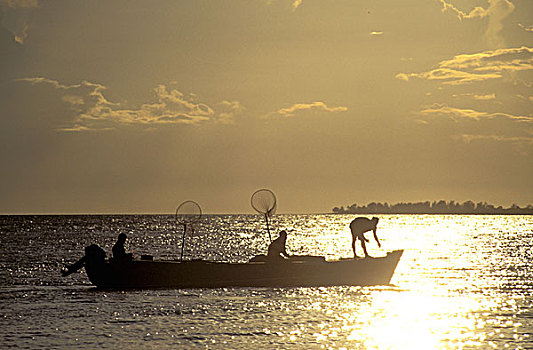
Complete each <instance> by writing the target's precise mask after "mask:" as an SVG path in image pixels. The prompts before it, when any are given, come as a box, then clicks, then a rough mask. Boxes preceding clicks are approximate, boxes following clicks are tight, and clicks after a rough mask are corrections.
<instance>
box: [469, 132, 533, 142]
mask: <svg viewBox="0 0 533 350" xmlns="http://www.w3.org/2000/svg"><path fill="white" fill-rule="evenodd" d="M460 138H461V140H463V141H464V142H465V143H470V142H473V141H477V140H489V141H496V142H513V143H526V144H533V137H527V136H522V137H520V136H511V137H509V136H501V135H475V134H462V135H461V136H460Z"/></svg>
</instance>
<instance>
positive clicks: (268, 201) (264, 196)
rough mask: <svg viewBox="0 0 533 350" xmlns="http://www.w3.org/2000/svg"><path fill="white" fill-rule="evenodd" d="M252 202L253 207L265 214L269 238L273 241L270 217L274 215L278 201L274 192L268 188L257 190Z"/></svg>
mask: <svg viewBox="0 0 533 350" xmlns="http://www.w3.org/2000/svg"><path fill="white" fill-rule="evenodd" d="M251 204H252V208H254V209H255V210H256V211H257V212H258V213H260V214H263V215H264V216H265V221H266V227H267V232H268V238H269V239H270V242H272V235H271V234H270V227H269V224H268V218H269V217H271V216H272V215H274V214H275V212H276V206H277V201H276V196H275V195H274V192H272V191H271V190H267V189H266V188H263V189H261V190H257V191H255V192H254V193H253V194H252V198H251Z"/></svg>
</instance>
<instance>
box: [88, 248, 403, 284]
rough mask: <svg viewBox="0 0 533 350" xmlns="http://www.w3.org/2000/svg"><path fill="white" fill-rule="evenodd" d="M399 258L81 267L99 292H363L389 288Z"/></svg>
mask: <svg viewBox="0 0 533 350" xmlns="http://www.w3.org/2000/svg"><path fill="white" fill-rule="evenodd" d="M402 253H403V250H395V251H392V252H389V253H387V255H386V256H383V257H375V258H374V257H366V258H357V259H342V260H336V261H326V260H325V259H324V258H323V257H314V256H295V257H291V258H289V259H279V260H270V261H269V260H264V261H250V262H247V263H227V262H213V261H205V260H191V261H172V260H159V261H158V260H152V259H151V257H149V256H145V257H142V259H119V260H116V259H101V258H98V259H91V258H90V257H89V258H87V259H86V260H85V263H84V267H85V270H86V272H87V276H88V277H89V280H90V281H91V282H92V283H93V284H94V285H95V286H96V287H98V288H102V289H119V290H124V289H157V288H221V287H315V286H339V285H346V286H369V285H388V284H390V281H391V278H392V276H393V274H394V270H395V269H396V266H397V264H398V262H399V260H400V258H401V256H402ZM252 260H254V259H252ZM259 260H260V259H259Z"/></svg>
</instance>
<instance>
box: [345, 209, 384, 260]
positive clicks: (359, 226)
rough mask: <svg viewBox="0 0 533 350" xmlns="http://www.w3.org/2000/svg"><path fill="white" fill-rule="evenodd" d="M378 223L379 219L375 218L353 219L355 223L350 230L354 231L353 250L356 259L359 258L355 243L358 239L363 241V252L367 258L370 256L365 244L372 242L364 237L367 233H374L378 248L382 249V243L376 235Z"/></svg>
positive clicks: (351, 224) (352, 223)
mask: <svg viewBox="0 0 533 350" xmlns="http://www.w3.org/2000/svg"><path fill="white" fill-rule="evenodd" d="M378 221H379V219H378V218H376V217H373V218H372V220H370V219H368V218H365V217H358V218H355V219H353V221H352V222H351V223H350V230H351V231H352V249H353V257H354V259H355V258H357V254H356V253H355V241H357V239H359V240H360V241H361V247H362V248H363V252H364V253H365V258H366V257H367V256H369V255H368V252H367V251H366V243H365V242H370V241H369V240H368V239H366V238H365V236H364V233H365V232H367V231H373V232H374V239H375V240H376V242H378V247H380V248H381V243H380V242H379V239H378V236H377V234H376V226H377V224H378Z"/></svg>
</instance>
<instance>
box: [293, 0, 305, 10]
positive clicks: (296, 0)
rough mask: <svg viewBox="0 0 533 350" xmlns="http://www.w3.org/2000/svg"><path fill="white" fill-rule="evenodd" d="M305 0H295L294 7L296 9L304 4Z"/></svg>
mask: <svg viewBox="0 0 533 350" xmlns="http://www.w3.org/2000/svg"><path fill="white" fill-rule="evenodd" d="M302 2H303V0H294V2H293V3H292V9H293V10H294V11H296V9H297V8H298V7H299V6H300V5H301V4H302Z"/></svg>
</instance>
